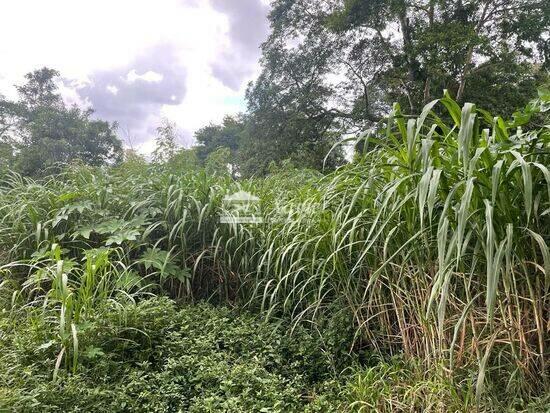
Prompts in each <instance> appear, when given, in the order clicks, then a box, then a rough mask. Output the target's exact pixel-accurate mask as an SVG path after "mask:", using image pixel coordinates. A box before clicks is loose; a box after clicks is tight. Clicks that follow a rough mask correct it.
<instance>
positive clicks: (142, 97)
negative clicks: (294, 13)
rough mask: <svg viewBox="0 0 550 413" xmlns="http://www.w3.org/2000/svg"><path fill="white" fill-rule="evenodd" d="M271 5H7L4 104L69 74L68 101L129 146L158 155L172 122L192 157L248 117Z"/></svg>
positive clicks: (1, 30)
mask: <svg viewBox="0 0 550 413" xmlns="http://www.w3.org/2000/svg"><path fill="white" fill-rule="evenodd" d="M268 1H269V0H239V1H227V0H164V1H163V2H162V3H158V2H155V3H153V2H132V1H131V0H118V1H116V2H108V1H107V0H95V1H93V2H92V1H90V0H86V3H87V4H86V5H85V6H84V7H83V3H84V2H82V1H81V2H73V1H71V0H54V1H52V2H46V1H36V0H17V1H15V0H8V1H4V2H3V3H2V11H3V13H2V16H3V17H1V18H0V21H1V22H2V24H0V35H1V36H3V38H8V37H9V38H11V39H12V40H10V42H3V43H2V44H0V56H1V57H2V61H3V62H9V64H4V65H2V66H0V95H4V96H6V97H11V98H14V97H15V96H16V91H15V85H19V84H21V83H23V82H24V75H25V74H26V73H28V72H31V71H33V70H36V69H39V68H41V67H44V66H46V67H50V68H53V69H56V70H58V71H59V72H60V73H61V76H62V84H61V92H62V95H63V97H64V100H65V101H66V102H67V103H69V104H77V105H79V106H81V107H92V108H93V109H94V110H95V115H96V116H97V117H98V118H101V119H105V120H109V121H112V122H113V121H117V122H118V124H119V136H120V138H121V139H122V140H123V142H124V144H125V145H127V146H131V147H134V148H135V149H138V150H139V151H140V152H142V153H149V152H151V151H152V149H153V146H154V142H153V139H154V131H155V128H156V127H157V126H158V125H159V123H160V121H161V119H162V118H163V117H166V118H167V119H170V120H171V121H174V122H175V123H176V124H177V125H178V128H179V130H180V134H181V142H180V143H181V144H182V145H184V146H187V147H188V146H190V145H191V144H192V143H193V138H192V136H193V133H194V132H195V131H196V130H197V129H199V128H200V127H202V126H205V125H207V124H209V123H211V122H214V123H216V122H220V121H221V120H222V119H223V116H224V115H226V114H236V113H238V112H242V111H244V110H245V101H244V94H245V90H246V86H247V84H248V83H249V82H250V81H252V80H254V79H255V77H256V76H257V74H258V72H259V63H258V60H259V57H260V49H259V47H260V45H261V43H262V42H263V41H264V40H265V39H266V37H267V35H268V29H269V27H268V22H267V13H268V10H269V7H268ZM31 9H32V10H33V13H32V14H29V10H31ZM83 10H84V12H83ZM21 21H25V22H26V24H25V25H21V24H20V22H21ZM29 28H30V29H29Z"/></svg>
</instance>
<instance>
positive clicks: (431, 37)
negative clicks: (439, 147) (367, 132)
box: [247, 0, 550, 159]
mask: <svg viewBox="0 0 550 413" xmlns="http://www.w3.org/2000/svg"><path fill="white" fill-rule="evenodd" d="M549 4H550V3H548V1H546V0H274V1H273V3H272V11H271V13H270V15H269V19H270V22H271V27H272V33H271V35H270V37H269V39H268V40H267V41H266V42H265V43H264V44H263V46H262V52H263V55H262V73H261V75H260V77H259V78H258V80H257V81H256V82H255V83H254V84H253V85H252V86H251V87H250V88H249V91H248V94H247V98H248V104H249V111H250V116H251V119H253V122H252V125H256V126H257V127H256V128H255V130H254V132H253V133H252V134H251V135H250V136H251V137H253V138H254V139H255V141H256V147H257V150H258V151H267V152H271V153H272V154H271V156H273V157H281V156H282V157H284V156H287V155H288V154H287V153H284V152H290V153H295V152H296V151H297V150H298V149H297V148H299V147H304V146H305V147H306V148H307V147H319V146H323V145H324V146H330V145H329V143H330V140H331V139H332V138H333V136H334V134H338V133H354V132H357V131H359V130H364V129H365V128H368V127H369V126H370V125H372V124H373V122H376V121H378V120H379V119H380V118H381V116H382V115H384V114H385V113H386V112H387V111H388V109H389V108H390V105H391V104H392V103H393V102H394V101H397V102H399V103H400V104H401V106H402V107H403V108H404V109H405V111H406V112H408V113H410V114H418V113H419V111H420V109H421V108H422V106H423V105H424V104H425V103H426V102H428V101H430V100H432V99H434V98H437V97H440V96H441V94H442V91H443V89H448V90H450V92H451V94H454V95H455V96H456V97H457V98H458V100H461V101H464V99H466V98H468V99H469V98H475V99H476V103H479V104H480V105H482V106H488V107H496V106H498V109H499V111H501V113H502V114H503V115H508V114H510V113H511V112H513V111H514V110H515V108H517V107H520V106H523V105H525V104H526V103H527V101H528V100H529V99H530V98H532V97H533V96H532V92H533V91H534V90H535V89H536V87H537V85H538V84H540V83H542V82H544V81H545V80H546V79H548V72H547V69H548V67H549V64H550V56H549V53H550V43H549V42H550V41H549V27H550V5H549ZM502 82H506V87H507V91H508V95H509V96H511V97H513V98H512V99H510V100H509V101H508V102H507V103H506V105H504V103H503V102H499V101H498V99H499V96H500V95H501V93H502V87H501V85H502ZM480 87H483V90H480V89H479V88H480ZM497 102H498V103H499V104H498V105H497V104H496V103H497ZM503 112H504V113H503ZM281 152H283V153H281ZM314 158H315V156H312V157H311V159H314Z"/></svg>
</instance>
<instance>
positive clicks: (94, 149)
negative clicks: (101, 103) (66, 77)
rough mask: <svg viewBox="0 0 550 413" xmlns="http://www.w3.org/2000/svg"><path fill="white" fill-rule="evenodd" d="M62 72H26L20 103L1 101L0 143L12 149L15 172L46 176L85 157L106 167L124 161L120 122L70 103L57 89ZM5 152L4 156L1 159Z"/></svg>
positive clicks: (48, 70) (91, 163)
mask: <svg viewBox="0 0 550 413" xmlns="http://www.w3.org/2000/svg"><path fill="white" fill-rule="evenodd" d="M58 76H59V73H58V72H57V71H55V70H52V69H47V68H43V69H40V70H37V71H34V72H32V73H29V74H27V75H26V79H27V83H26V84H24V85H22V86H20V87H18V88H17V89H18V92H19V95H20V98H19V100H18V101H16V102H11V101H7V100H4V99H1V100H0V145H1V146H3V147H4V149H3V150H2V152H3V153H4V154H5V153H6V149H5V147H6V145H9V146H10V147H11V151H10V150H9V149H8V154H9V153H10V152H11V153H12V155H13V160H12V161H11V162H12V163H13V165H14V167H15V169H16V170H18V171H19V172H21V173H22V174H24V175H29V176H44V175H47V174H48V173H54V172H56V171H60V169H61V167H62V166H63V165H66V164H68V163H71V162H74V161H80V162H83V163H86V164H88V165H94V166H99V165H104V164H107V163H114V162H117V161H119V160H120V158H121V155H122V144H121V142H120V140H119V139H118V138H117V137H116V134H115V129H116V124H109V123H108V122H105V121H101V120H94V119H92V118H91V116H92V114H93V110H91V109H90V110H84V111H83V110H80V109H78V108H77V107H76V106H74V107H70V108H68V107H66V106H65V104H64V103H63V100H62V99H61V95H60V94H59V92H58V90H57V89H58V88H57V84H56V77H58ZM2 158H3V156H2V155H0V159H2Z"/></svg>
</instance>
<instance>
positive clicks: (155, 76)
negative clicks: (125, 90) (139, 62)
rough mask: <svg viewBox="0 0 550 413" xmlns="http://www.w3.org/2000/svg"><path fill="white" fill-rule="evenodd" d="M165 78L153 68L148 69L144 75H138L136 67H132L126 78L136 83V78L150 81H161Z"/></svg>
mask: <svg viewBox="0 0 550 413" xmlns="http://www.w3.org/2000/svg"><path fill="white" fill-rule="evenodd" d="M162 79H164V76H163V75H162V73H157V72H154V71H152V70H148V71H147V72H145V73H143V74H142V75H138V74H137V72H136V70H135V69H132V70H130V71H129V72H128V74H127V75H126V80H127V81H128V82H130V83H134V82H135V81H136V80H143V81H144V82H149V83H159V82H161V81H162Z"/></svg>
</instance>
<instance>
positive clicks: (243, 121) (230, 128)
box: [195, 115, 247, 176]
mask: <svg viewBox="0 0 550 413" xmlns="http://www.w3.org/2000/svg"><path fill="white" fill-rule="evenodd" d="M246 128H247V118H246V116H244V115H238V116H235V117H233V116H226V117H225V118H224V119H223V121H222V123H221V124H220V125H215V124H212V123H211V124H210V125H208V126H205V127H203V128H201V129H199V130H198V131H197V132H195V139H196V141H197V143H198V146H197V148H196V149H197V156H198V158H199V160H200V161H201V162H203V163H205V162H206V159H207V158H208V156H209V155H211V154H212V153H214V152H216V151H218V149H220V148H225V149H227V151H226V152H224V156H225V157H226V158H227V159H226V161H227V162H226V163H225V166H224V167H225V168H227V164H229V165H230V167H231V171H232V173H233V175H234V176H235V175H237V173H238V172H239V170H240V169H241V165H240V159H239V149H240V145H241V142H242V140H243V138H244V135H245V133H246Z"/></svg>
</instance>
